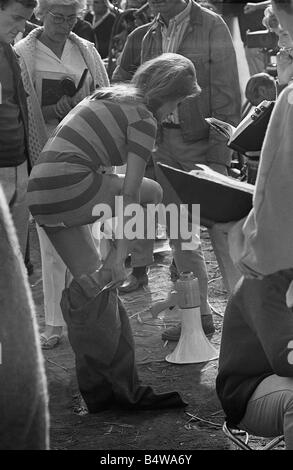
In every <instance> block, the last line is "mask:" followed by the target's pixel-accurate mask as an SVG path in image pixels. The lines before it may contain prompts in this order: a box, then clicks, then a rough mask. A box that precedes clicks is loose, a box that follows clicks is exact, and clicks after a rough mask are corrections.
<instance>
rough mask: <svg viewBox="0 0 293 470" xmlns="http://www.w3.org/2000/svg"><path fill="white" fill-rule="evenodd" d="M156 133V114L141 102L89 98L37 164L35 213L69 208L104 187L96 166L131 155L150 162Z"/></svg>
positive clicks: (31, 196) (32, 196)
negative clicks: (101, 184)
mask: <svg viewBox="0 0 293 470" xmlns="http://www.w3.org/2000/svg"><path fill="white" fill-rule="evenodd" d="M156 132H157V121H156V119H155V118H154V116H153V114H152V113H151V112H150V111H149V110H148V109H147V108H146V106H145V105H143V104H141V103H139V104H138V103H135V102H133V103H127V104H125V103H118V102H115V101H113V100H110V99H100V100H99V99H91V98H90V97H88V98H85V99H84V100H83V101H82V102H81V103H79V104H78V105H77V106H76V107H75V108H74V109H73V110H72V111H71V112H70V113H69V114H68V115H67V116H66V117H65V119H63V121H62V122H61V123H60V125H59V126H58V127H57V128H56V129H55V131H54V132H53V134H52V135H51V137H50V138H49V140H48V142H47V143H46V145H45V147H44V149H43V151H42V152H41V155H40V157H39V158H38V160H37V162H36V164H35V166H34V167H33V169H32V172H31V175H30V180H29V185H28V202H29V206H30V210H31V212H32V214H33V215H34V216H35V215H37V214H39V215H41V214H43V215H45V214H52V215H53V214H57V213H61V212H64V211H66V212H67V211H69V212H70V211H72V210H74V209H75V205H76V204H78V205H79V204H81V203H83V204H84V203H85V198H86V197H87V198H89V197H90V194H91V197H93V196H94V194H96V193H97V192H98V190H99V184H97V178H96V177H94V174H96V173H95V170H97V169H98V168H100V167H101V166H104V167H111V166H122V165H124V164H125V163H127V158H128V156H130V155H134V156H137V157H139V158H142V159H143V160H144V161H146V162H147V161H148V159H149V158H150V156H151V152H152V151H153V149H154V145H155V139H156ZM91 174H92V175H93V176H90V175H91ZM84 191H85V192H84ZM86 192H87V193H86ZM81 193H82V194H83V195H82V196H81ZM85 194H88V196H85ZM74 200H76V204H75V202H74ZM76 207H77V206H76Z"/></svg>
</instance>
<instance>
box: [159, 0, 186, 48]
mask: <svg viewBox="0 0 293 470" xmlns="http://www.w3.org/2000/svg"><path fill="white" fill-rule="evenodd" d="M190 11H191V1H190V0H188V2H187V6H186V7H185V8H184V10H182V11H181V12H180V13H178V15H176V16H174V18H171V19H170V21H169V24H168V26H167V25H166V24H165V23H164V21H163V20H162V18H160V17H159V22H160V24H161V31H162V51H163V52H177V50H178V47H179V45H180V43H181V40H182V37H183V35H184V33H185V30H186V28H187V25H188V23H189V16H190Z"/></svg>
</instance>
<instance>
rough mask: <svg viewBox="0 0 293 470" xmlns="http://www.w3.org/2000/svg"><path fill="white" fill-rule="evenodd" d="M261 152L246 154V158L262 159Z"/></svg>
mask: <svg viewBox="0 0 293 470" xmlns="http://www.w3.org/2000/svg"><path fill="white" fill-rule="evenodd" d="M260 153H261V152H260V150H256V151H255V152H245V156H246V157H248V158H249V157H251V158H259V157H260Z"/></svg>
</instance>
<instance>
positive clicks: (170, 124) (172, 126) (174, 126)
mask: <svg viewBox="0 0 293 470" xmlns="http://www.w3.org/2000/svg"><path fill="white" fill-rule="evenodd" d="M162 126H163V127H165V128H166V129H181V126H180V124H175V122H163V124H162Z"/></svg>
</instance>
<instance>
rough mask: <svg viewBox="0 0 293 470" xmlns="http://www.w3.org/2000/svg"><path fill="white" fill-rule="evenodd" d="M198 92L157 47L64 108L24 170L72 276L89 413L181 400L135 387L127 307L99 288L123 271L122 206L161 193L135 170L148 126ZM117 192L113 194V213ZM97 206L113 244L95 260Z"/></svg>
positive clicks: (69, 301) (73, 333)
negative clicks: (107, 84) (114, 228)
mask: <svg viewBox="0 0 293 470" xmlns="http://www.w3.org/2000/svg"><path fill="white" fill-rule="evenodd" d="M198 92H199V87H198V85H197V82H196V75H195V69H194V66H193V64H192V62H191V61H190V60H189V59H187V58H185V57H183V56H180V55H178V54H162V55H161V56H158V57H157V58H155V59H152V60H151V61H149V62H145V64H143V65H142V66H141V67H140V68H139V69H138V70H137V72H136V74H135V75H134V77H133V79H132V83H131V84H128V85H116V86H113V87H112V88H107V89H105V90H102V91H97V92H96V93H95V94H93V95H92V97H90V98H86V99H85V100H84V101H83V102H82V103H80V104H79V105H78V106H77V107H76V108H75V109H74V110H73V111H71V112H70V113H69V115H68V116H67V117H66V118H65V119H64V120H63V121H62V123H61V124H60V126H59V127H58V129H57V131H56V132H55V133H54V135H53V136H52V138H50V139H49V141H48V142H47V144H46V146H45V148H44V150H43V152H42V154H41V157H40V159H39V160H38V162H37V164H36V165H35V167H34V168H33V170H32V174H31V178H30V182H29V188H28V201H29V206H30V210H31V213H32V214H33V216H34V217H35V219H36V220H37V222H38V223H39V224H40V225H41V226H43V227H44V229H45V231H46V233H47V235H48V237H49V238H50V240H51V242H52V243H53V245H54V246H55V248H56V250H57V251H58V253H59V254H60V256H61V257H62V258H63V260H64V262H65V263H66V265H67V267H68V268H69V270H70V272H71V274H72V275H73V277H74V280H73V281H72V283H71V284H70V286H69V288H68V289H67V290H66V291H65V292H64V295H63V298H62V311H63V314H64V318H65V319H66V322H67V326H68V335H69V340H70V342H71V345H72V347H73V350H74V352H75V354H76V370H77V377H78V381H79V386H80V390H81V393H82V395H83V398H84V400H85V402H86V403H87V406H88V408H89V411H90V412H97V411H99V410H101V409H105V407H108V406H110V405H113V404H114V405H115V404H116V405H119V406H123V407H125V406H126V407H131V408H154V407H165V406H170V405H173V406H174V405H175V406H178V405H180V406H182V404H183V403H182V401H181V400H179V398H178V395H174V394H171V395H170V394H164V395H162V396H161V397H158V396H157V395H156V394H154V393H153V391H152V390H151V389H150V388H149V387H142V386H141V385H139V382H138V378H137V374H136V369H135V363H134V347H133V340H132V336H131V330H130V326H129V323H128V317H127V314H126V313H125V311H124V310H123V307H122V305H121V304H119V302H118V299H117V294H116V291H115V290H111V291H110V292H109V289H108V290H104V291H102V292H101V290H102V289H103V287H104V286H105V285H106V284H108V283H109V282H110V281H112V286H113V285H114V286H117V285H119V284H120V283H122V282H123V281H124V280H125V278H126V273H125V268H124V262H125V258H126V256H127V254H128V252H129V239H131V236H130V235H129V234H128V235H129V238H128V237H127V226H129V223H128V222H129V219H130V217H127V212H126V210H128V211H129V209H130V207H129V205H131V207H138V206H139V204H140V205H142V206H144V207H146V205H147V204H153V203H159V202H160V200H161V198H162V190H161V187H160V186H159V184H158V183H156V182H155V181H153V180H148V179H146V178H144V177H143V176H144V172H145V167H146V163H147V161H148V159H149V158H150V156H151V152H152V150H153V149H154V146H155V139H156V132H157V126H158V123H160V122H162V120H164V119H165V117H166V116H167V115H168V114H170V113H171V112H172V111H173V110H174V109H175V108H176V106H177V105H178V104H179V102H180V101H181V100H182V99H184V98H185V97H186V96H187V95H190V94H191V93H197V94H198ZM124 164H126V175H125V176H122V175H116V174H111V173H110V172H109V169H110V168H111V166H112V165H117V166H121V165H124ZM117 196H120V198H119V201H120V202H121V199H122V211H121V212H120V211H118V214H117V212H115V209H116V202H117ZM134 204H137V206H134ZM139 207H140V206H139ZM105 208H107V209H108V210H106V209H105ZM101 211H102V212H104V213H105V218H106V217H107V216H109V215H108V214H109V213H110V216H111V215H112V214H113V215H114V214H115V215H117V217H118V232H116V233H118V236H117V241H116V246H115V247H113V248H112V250H111V251H110V253H109V255H108V257H107V259H106V261H105V262H104V264H103V265H102V267H101V263H100V260H99V257H98V254H97V251H96V249H95V245H94V243H93V239H92V238H93V237H92V234H91V233H90V230H89V227H88V224H90V223H93V222H94V221H95V220H97V219H98V218H99V217H100V215H101V214H100V212H101ZM153 222H155V221H153ZM139 223H144V221H143V220H141V221H140V222H138V224H139ZM119 233H120V235H119ZM110 285H111V284H110Z"/></svg>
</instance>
